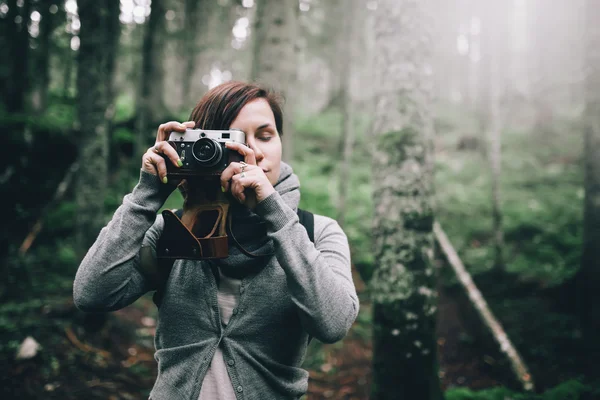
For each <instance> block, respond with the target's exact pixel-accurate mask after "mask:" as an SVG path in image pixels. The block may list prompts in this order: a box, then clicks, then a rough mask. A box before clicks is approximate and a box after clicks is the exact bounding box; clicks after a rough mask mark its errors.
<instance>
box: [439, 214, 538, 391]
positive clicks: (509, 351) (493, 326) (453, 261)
mask: <svg viewBox="0 0 600 400" xmlns="http://www.w3.org/2000/svg"><path fill="white" fill-rule="evenodd" d="M433 231H434V233H435V237H436V239H437V241H438V243H439V245H440V247H441V248H442V251H443V253H444V255H445V256H446V259H447V260H448V263H449V264H450V266H451V267H452V269H453V270H454V272H455V273H456V276H457V277H458V279H459V281H460V283H461V284H462V286H463V288H464V289H465V291H466V292H467V294H468V296H469V299H471V303H472V304H473V306H474V307H475V310H476V311H477V313H478V314H479V316H480V317H481V319H482V321H483V323H484V324H485V326H486V327H487V328H488V329H489V330H490V331H491V333H492V335H493V336H494V339H495V340H496V342H498V345H499V346H500V351H502V352H503V353H504V354H506V356H507V357H508V359H509V361H510V364H511V367H512V370H513V372H514V373H515V375H516V378H517V380H518V381H519V382H520V383H521V385H522V386H523V389H524V390H526V391H532V390H534V384H533V379H532V377H531V374H530V373H529V370H528V369H527V366H526V365H525V363H524V362H523V360H522V359H521V356H520V355H519V353H518V352H517V349H515V347H514V346H513V344H512V343H511V341H510V339H509V338H508V335H507V334H506V332H505V331H504V328H502V325H500V322H498V320H497V319H496V317H495V316H494V314H493V313H492V311H491V310H490V308H489V307H488V305H487V302H486V301H485V299H484V298H483V296H482V295H481V292H480V291H479V289H478V288H477V286H476V285H475V282H473V279H472V278H471V275H470V274H469V273H468V272H467V270H466V268H465V266H464V265H463V263H462V261H461V260H460V258H459V257H458V254H456V250H454V247H453V246H452V243H450V240H449V239H448V237H447V236H446V233H445V232H444V230H443V229H442V228H441V226H440V225H439V224H438V223H437V222H436V223H435V224H434V226H433Z"/></svg>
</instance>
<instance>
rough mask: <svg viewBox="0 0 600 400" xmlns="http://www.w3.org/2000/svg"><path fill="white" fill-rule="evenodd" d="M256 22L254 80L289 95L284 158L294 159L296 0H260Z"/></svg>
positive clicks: (286, 99)
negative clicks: (293, 91)
mask: <svg viewBox="0 0 600 400" xmlns="http://www.w3.org/2000/svg"><path fill="white" fill-rule="evenodd" d="M256 7H257V8H256V19H255V23H254V32H253V33H254V58H253V62H252V72H251V74H250V76H251V79H252V80H253V81H256V82H259V83H262V84H264V85H266V86H268V87H271V88H273V89H275V90H276V91H277V92H279V93H281V95H282V96H283V97H284V99H285V104H284V106H283V113H284V118H283V136H282V141H283V159H284V160H286V161H291V160H292V159H293V145H292V140H293V135H294V132H293V110H294V104H293V98H292V93H291V90H293V88H294V83H295V81H296V79H297V65H298V62H297V58H298V57H297V49H296V47H297V46H296V36H297V31H298V2H297V1H296V0H257V2H256Z"/></svg>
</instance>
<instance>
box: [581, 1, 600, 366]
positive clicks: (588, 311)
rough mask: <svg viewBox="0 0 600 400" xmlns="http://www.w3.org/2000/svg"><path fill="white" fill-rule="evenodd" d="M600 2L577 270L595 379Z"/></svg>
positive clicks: (593, 14) (591, 30) (591, 33)
mask: <svg viewBox="0 0 600 400" xmlns="http://www.w3.org/2000/svg"><path fill="white" fill-rule="evenodd" d="M598 18H600V3H599V2H598V1H596V0H588V1H587V4H586V33H585V35H586V45H587V46H586V47H587V48H586V50H587V51H586V54H587V57H586V67H587V68H586V77H585V85H584V86H585V99H586V108H585V113H584V122H585V124H584V146H585V147H584V163H585V177H584V185H585V200H584V223H583V249H582V260H581V269H580V271H579V283H580V291H579V294H580V296H581V297H580V301H579V307H578V308H579V311H580V320H581V326H582V330H583V338H584V341H585V346H586V347H588V348H589V351H588V352H587V354H589V356H590V359H589V362H588V365H587V367H588V371H587V372H588V373H589V375H588V376H590V377H598V376H599V375H600V374H599V372H598V368H597V366H596V364H597V359H596V358H597V355H598V354H599V353H598V352H599V351H600V344H599V342H598V332H600V307H599V306H598V305H599V304H600V157H599V156H598V155H599V154H600V27H599V26H598Z"/></svg>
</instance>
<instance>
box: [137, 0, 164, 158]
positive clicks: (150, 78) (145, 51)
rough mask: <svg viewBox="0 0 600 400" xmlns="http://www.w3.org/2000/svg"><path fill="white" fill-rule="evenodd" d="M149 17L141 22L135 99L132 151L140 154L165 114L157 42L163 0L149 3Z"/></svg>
mask: <svg viewBox="0 0 600 400" xmlns="http://www.w3.org/2000/svg"><path fill="white" fill-rule="evenodd" d="M150 9H151V11H150V18H148V21H147V22H146V25H145V26H144V41H143V44H142V71H141V74H140V82H139V93H138V99H137V117H138V121H137V131H138V136H137V145H136V151H135V152H134V154H135V155H136V158H141V156H142V154H143V153H144V152H145V151H146V148H147V147H149V145H150V144H152V133H153V128H154V127H151V126H150V124H151V123H154V122H156V119H157V118H160V117H161V116H162V114H164V110H165V107H164V105H163V101H162V96H163V89H164V84H163V83H164V68H163V59H162V54H163V51H162V50H163V49H162V46H161V44H160V43H159V40H160V38H161V37H162V36H163V33H164V26H165V6H164V3H163V0H153V1H152V3H151V5H150Z"/></svg>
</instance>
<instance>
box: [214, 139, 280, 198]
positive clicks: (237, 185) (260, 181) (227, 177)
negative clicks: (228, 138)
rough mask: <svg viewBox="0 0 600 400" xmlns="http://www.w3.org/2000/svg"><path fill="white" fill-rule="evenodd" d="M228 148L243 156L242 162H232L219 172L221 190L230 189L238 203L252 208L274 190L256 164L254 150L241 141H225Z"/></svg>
mask: <svg viewBox="0 0 600 400" xmlns="http://www.w3.org/2000/svg"><path fill="white" fill-rule="evenodd" d="M225 146H227V148H228V149H230V150H234V151H237V152H238V153H240V154H241V155H243V156H244V162H232V163H231V164H229V166H228V167H227V168H225V170H224V171H223V172H222V173H221V187H222V188H223V191H225V192H226V191H228V190H229V191H231V195H232V196H233V197H234V198H236V199H237V200H238V201H239V202H240V203H242V204H244V205H245V206H246V207H248V208H250V209H254V207H256V205H257V204H258V203H260V202H261V201H263V200H264V199H266V198H267V197H269V196H270V195H271V194H273V193H274V192H275V188H274V187H273V185H272V184H271V182H269V179H268V178H267V175H266V174H265V172H264V171H263V170H262V168H260V167H259V166H258V165H256V156H255V155H254V150H252V149H251V148H250V147H246V146H245V145H243V144H241V143H234V142H227V143H226V144H225Z"/></svg>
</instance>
